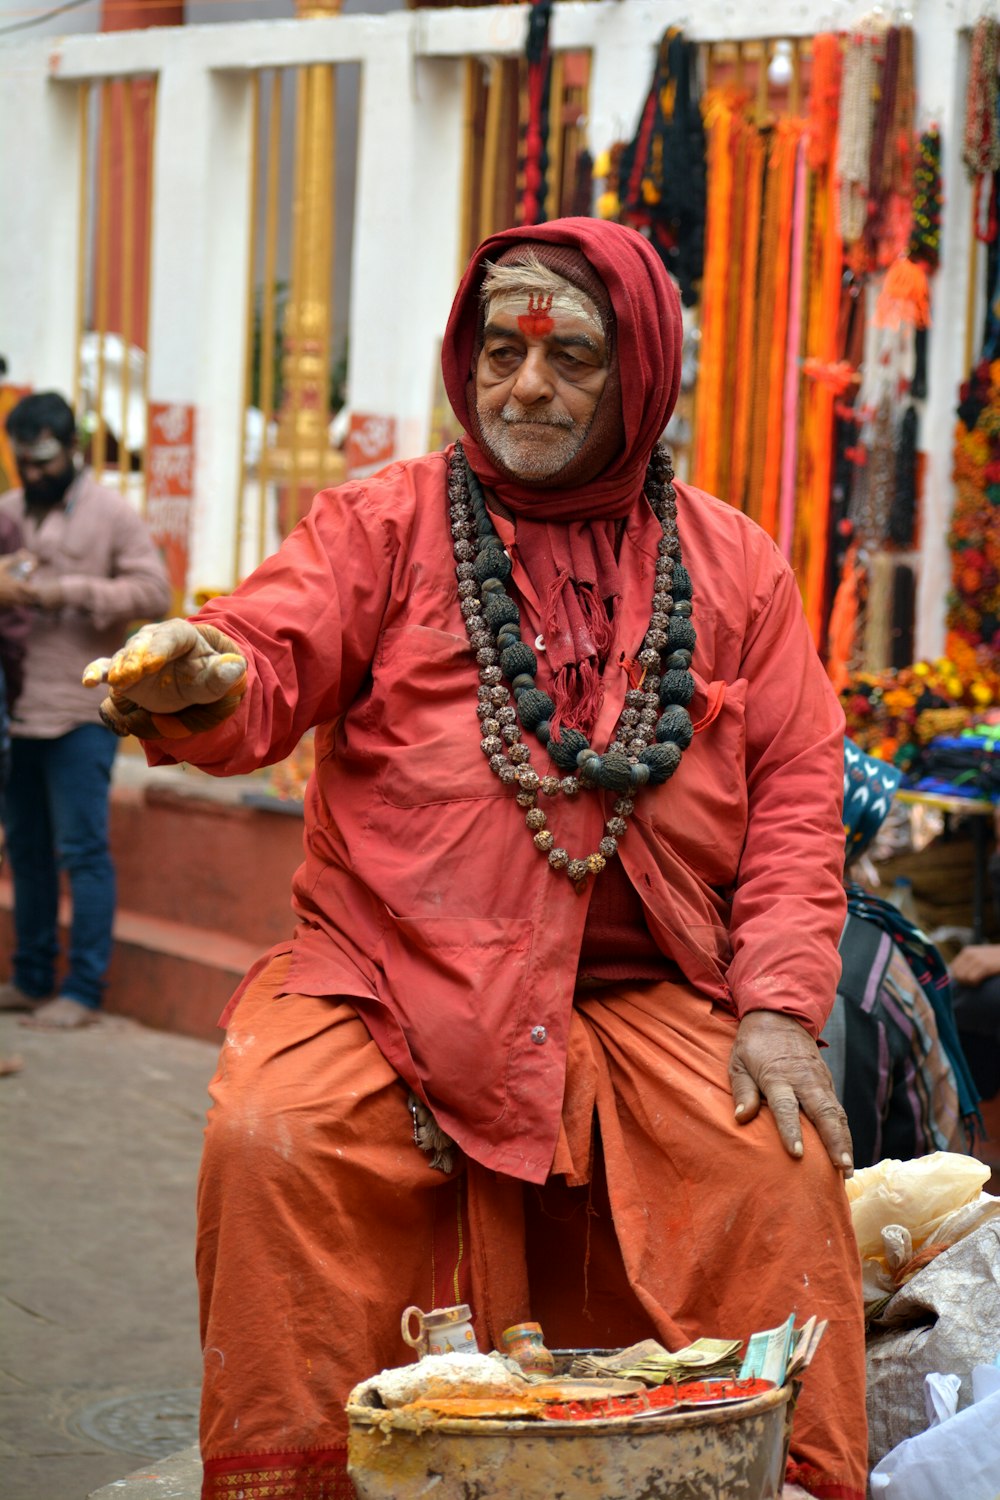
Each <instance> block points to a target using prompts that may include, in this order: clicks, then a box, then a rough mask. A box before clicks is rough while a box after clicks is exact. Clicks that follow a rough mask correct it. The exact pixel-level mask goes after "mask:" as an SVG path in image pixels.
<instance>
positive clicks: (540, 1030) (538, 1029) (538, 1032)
mask: <svg viewBox="0 0 1000 1500" xmlns="http://www.w3.org/2000/svg"><path fill="white" fill-rule="evenodd" d="M547 1038H548V1032H547V1031H546V1030H545V1027H544V1026H532V1028H531V1040H532V1041H533V1042H535V1043H537V1045H538V1046H539V1047H540V1046H541V1045H542V1043H543V1042H544V1041H546V1040H547Z"/></svg>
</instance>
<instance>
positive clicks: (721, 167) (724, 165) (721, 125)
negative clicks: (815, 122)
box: [693, 92, 733, 495]
mask: <svg viewBox="0 0 1000 1500" xmlns="http://www.w3.org/2000/svg"><path fill="white" fill-rule="evenodd" d="M706 101H707V107H706V111H705V128H706V131H707V133H708V215H707V223H706V231H705V271H704V275H703V277H702V290H701V319H702V321H701V352H700V358H699V363H698V392H697V401H696V415H697V431H696V434H695V453H694V473H693V483H694V484H696V485H697V486H698V488H699V489H703V490H708V492H709V494H712V495H715V494H717V493H718V473H719V467H718V465H719V444H720V442H721V441H722V437H723V435H722V423H721V420H720V418H721V412H722V406H723V396H722V383H723V375H724V371H725V364H726V358H725V356H726V321H727V319H726V287H727V281H728V262H729V252H730V242H729V227H730V220H729V215H730V207H731V197H732V180H733V171H732V156H731V154H730V134H731V129H732V120H733V111H732V108H731V106H730V103H729V101H728V99H727V98H726V97H725V95H724V94H722V93H721V92H718V93H711V94H708V95H706Z"/></svg>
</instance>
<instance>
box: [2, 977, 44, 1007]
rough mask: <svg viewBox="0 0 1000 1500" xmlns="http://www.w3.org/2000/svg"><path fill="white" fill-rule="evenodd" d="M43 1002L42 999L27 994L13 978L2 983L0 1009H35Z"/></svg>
mask: <svg viewBox="0 0 1000 1500" xmlns="http://www.w3.org/2000/svg"><path fill="white" fill-rule="evenodd" d="M41 1004H42V1002H41V1001H40V1000H35V999H33V997H32V996H31V995H26V994H25V993H24V990H22V989H21V988H20V986H19V985H16V984H15V983H14V981H13V980H9V981H8V982H7V983H6V984H0V1010H5V1011H6V1010H35V1008H36V1007H37V1006H39V1005H41Z"/></svg>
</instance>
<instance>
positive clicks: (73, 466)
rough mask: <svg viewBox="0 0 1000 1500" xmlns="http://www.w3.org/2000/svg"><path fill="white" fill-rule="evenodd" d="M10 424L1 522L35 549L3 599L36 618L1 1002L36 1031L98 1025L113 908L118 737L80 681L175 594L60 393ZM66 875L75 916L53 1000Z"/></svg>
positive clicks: (34, 401)
mask: <svg viewBox="0 0 1000 1500" xmlns="http://www.w3.org/2000/svg"><path fill="white" fill-rule="evenodd" d="M6 425H7V433H8V435H9V437H10V440H11V444H12V447H13V451H14V457H15V460H16V462H17V466H18V472H19V474H20V476H21V480H22V486H23V487H22V489H20V490H11V491H10V492H9V493H8V494H6V495H4V496H2V497H0V515H4V516H6V517H8V518H9V519H10V520H12V521H14V522H16V523H17V524H18V525H19V527H20V530H21V535H22V537H23V541H24V550H23V551H22V552H19V553H18V554H17V555H16V557H15V558H14V559H12V560H9V561H8V563H7V566H6V568H5V570H4V571H5V573H6V578H5V581H4V584H3V588H2V593H0V597H3V598H4V599H5V600H6V602H7V603H9V604H10V605H13V606H18V607H20V608H21V609H27V610H30V612H31V621H30V627H29V630H28V638H27V650H26V656H25V661H24V685H23V689H22V691H21V693H20V696H19V698H18V700H17V703H16V705H15V708H14V713H13V715H12V719H11V770H10V783H9V786H8V792H7V815H6V834H7V852H8V855H9V858H10V864H11V870H12V874H13V879H14V927H15V937H16V946H15V950H14V958H13V973H12V976H11V979H10V981H9V982H8V983H7V984H4V985H2V986H0V1008H3V1009H6V1010H11V1009H16V1010H26V1011H28V1012H29V1014H28V1016H26V1017H25V1024H26V1025H33V1026H39V1027H46V1028H56V1027H58V1028H60V1029H65V1028H74V1027H78V1026H85V1025H88V1024H89V1023H90V1022H92V1021H93V1020H94V1019H96V1016H97V1008H98V1006H99V1005H100V1000H101V993H102V989H103V982H104V972H105V970H106V968H107V966H108V960H109V959H110V956H111V928H112V921H113V918H114V910H115V875H114V866H113V865H112V862H111V853H110V850H109V848H108V788H109V785H110V780H111V767H112V762H113V760H114V755H115V748H116V742H115V737H114V735H113V734H110V733H109V732H108V730H107V729H106V728H105V726H104V725H103V724H101V723H100V722H98V720H97V717H96V715H95V714H94V708H93V703H92V701H90V700H89V698H88V694H87V692H86V690H85V689H84V688H83V686H82V684H81V682H80V673H81V670H82V667H83V665H84V664H85V663H86V662H87V661H88V660H89V659H90V657H92V656H93V655H94V652H95V650H96V651H101V650H107V649H109V647H110V646H111V643H112V642H117V641H119V640H120V639H121V633H122V630H123V629H124V627H125V626H126V625H127V624H128V623H129V622H130V621H131V620H135V619H142V618H149V617H150V616H156V615H160V614H162V613H163V611H164V610H165V609H166V607H167V604H168V603H169V599H170V591H169V587H168V584H167V578H166V571H165V569H164V566H163V562H162V559H161V558H160V556H159V553H158V552H157V550H156V547H155V546H154V544H153V541H152V539H151V537H150V535H149V532H148V531H147V529H146V527H145V525H144V524H143V522H142V520H141V519H140V517H139V516H138V515H136V513H135V511H134V510H133V509H132V507H131V506H130V505H129V503H128V501H127V500H126V499H125V498H124V496H122V495H120V494H118V493H117V492H116V491H114V490H111V489H108V488H106V487H105V486H103V485H100V484H98V483H97V481H96V479H95V478H94V476H93V475H92V474H91V473H90V471H89V470H87V469H85V468H84V467H83V465H82V463H81V462H80V457H79V454H78V452H77V446H76V423H75V421H74V417H73V411H72V408H71V407H70V406H69V405H68V404H67V403H66V402H65V401H64V400H63V398H62V397H61V396H59V395H57V394H56V393H55V392H41V393H39V394H36V395H31V396H26V397H24V399H23V400H21V401H19V402H18V404H17V405H16V406H15V407H14V408H13V410H12V411H11V412H10V413H9V415H8V417H7V424H6ZM60 868H62V869H64V870H65V871H66V874H67V876H68V878H69V887H70V897H71V901H72V908H73V914H72V921H71V926H70V941H69V953H68V964H67V970H66V973H65V976H64V978H63V980H62V982H61V985H60V986H59V993H58V995H56V994H54V991H55V988H56V968H57V958H58V926H57V921H58V896H59V870H60Z"/></svg>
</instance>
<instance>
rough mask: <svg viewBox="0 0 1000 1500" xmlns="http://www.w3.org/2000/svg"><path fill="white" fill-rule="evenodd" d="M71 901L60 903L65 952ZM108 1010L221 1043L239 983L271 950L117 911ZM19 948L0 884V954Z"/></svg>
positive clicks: (8, 898)
mask: <svg viewBox="0 0 1000 1500" xmlns="http://www.w3.org/2000/svg"><path fill="white" fill-rule="evenodd" d="M68 919H69V903H68V901H67V900H64V901H62V902H61V903H60V913H59V925H60V932H61V939H62V942H63V945H64V947H65V943H66V938H67V927H68ZM114 934H115V945H114V951H113V953H112V956H111V967H110V970H109V972H108V988H107V991H106V994H105V998H104V1009H105V1010H106V1011H107V1012H108V1013H109V1014H111V1015H120V1016H130V1017H131V1018H132V1019H133V1020H135V1021H141V1022H143V1024H144V1025H146V1026H153V1027H156V1028H157V1030H160V1031H172V1032H176V1033H177V1034H178V1035H181V1036H193V1037H198V1038H200V1039H201V1040H202V1041H209V1042H218V1041H220V1040H221V1038H220V1034H219V1030H218V1021H219V1016H220V1014H221V1012H222V1009H223V1007H224V1006H225V1004H226V1002H227V1001H228V1000H229V998H230V996H231V995H232V993H233V991H234V990H235V988H236V986H237V984H239V982H240V980H241V979H242V977H243V975H244V974H245V973H246V971H247V970H248V969H249V967H250V965H251V964H253V963H255V962H256V960H257V959H258V958H259V957H260V955H261V953H262V952H263V951H264V950H265V948H266V947H267V946H268V945H267V944H266V943H263V942H262V943H260V944H257V943H254V942H248V941H245V940H244V939H243V938H237V937H232V936H230V934H229V933H226V932H214V931H209V930H208V929H206V928H203V927H195V926H192V925H191V924H190V923H185V922H175V921H171V920H170V919H168V918H165V917H156V916H151V915H148V914H146V913H144V912H135V911H129V910H127V909H119V910H118V911H117V912H116V914H115V927H114ZM13 947H14V930H13V892H12V890H11V886H10V882H9V881H7V880H0V952H5V953H11V952H12V951H13Z"/></svg>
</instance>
